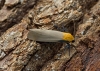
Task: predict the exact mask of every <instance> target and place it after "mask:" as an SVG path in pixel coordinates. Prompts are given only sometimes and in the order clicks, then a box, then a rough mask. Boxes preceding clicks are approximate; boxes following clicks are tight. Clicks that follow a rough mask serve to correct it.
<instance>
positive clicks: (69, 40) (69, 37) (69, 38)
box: [63, 33, 74, 42]
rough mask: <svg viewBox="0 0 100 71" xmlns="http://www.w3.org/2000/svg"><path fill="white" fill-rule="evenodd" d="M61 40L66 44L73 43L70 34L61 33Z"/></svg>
mask: <svg viewBox="0 0 100 71" xmlns="http://www.w3.org/2000/svg"><path fill="white" fill-rule="evenodd" d="M63 40H64V41H68V42H73V41H74V37H73V36H72V35H71V34H70V33H63Z"/></svg>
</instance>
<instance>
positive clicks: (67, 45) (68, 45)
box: [65, 43, 70, 56]
mask: <svg viewBox="0 0 100 71" xmlns="http://www.w3.org/2000/svg"><path fill="white" fill-rule="evenodd" d="M65 48H68V52H69V53H68V54H69V56H70V44H69V43H67V44H66V46H65Z"/></svg>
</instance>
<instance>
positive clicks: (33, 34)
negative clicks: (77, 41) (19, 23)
mask: <svg viewBox="0 0 100 71" xmlns="http://www.w3.org/2000/svg"><path fill="white" fill-rule="evenodd" d="M62 37H63V34H62V32H59V31H54V30H41V29H30V31H29V33H28V38H29V39H31V40H35V41H41V42H57V41H60V40H62Z"/></svg>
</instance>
